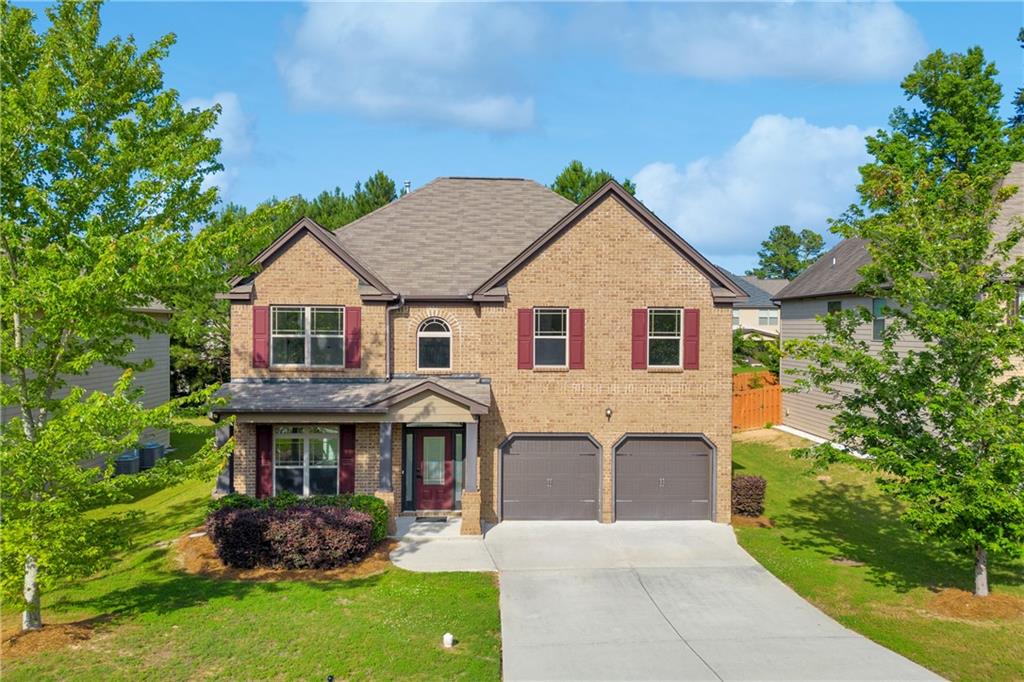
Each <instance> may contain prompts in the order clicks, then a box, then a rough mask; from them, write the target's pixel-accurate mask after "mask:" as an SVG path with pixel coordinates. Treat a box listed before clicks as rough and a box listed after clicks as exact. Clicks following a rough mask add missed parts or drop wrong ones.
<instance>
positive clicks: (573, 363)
mask: <svg viewBox="0 0 1024 682" xmlns="http://www.w3.org/2000/svg"><path fill="white" fill-rule="evenodd" d="M586 340H587V332H586V315H585V314H584V312H583V310H582V309H581V308H570V309H569V369H583V364H584V363H583V360H584V356H585V355H586V352H585V346H586Z"/></svg>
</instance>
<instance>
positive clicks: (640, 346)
mask: <svg viewBox="0 0 1024 682" xmlns="http://www.w3.org/2000/svg"><path fill="white" fill-rule="evenodd" d="M633 369H647V308H634V309H633Z"/></svg>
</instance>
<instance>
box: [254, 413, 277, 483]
mask: <svg viewBox="0 0 1024 682" xmlns="http://www.w3.org/2000/svg"><path fill="white" fill-rule="evenodd" d="M273 447H274V432H273V427H272V426H271V425H270V424H257V425H256V497H260V498H263V497H270V496H271V495H273V494H274V455H273Z"/></svg>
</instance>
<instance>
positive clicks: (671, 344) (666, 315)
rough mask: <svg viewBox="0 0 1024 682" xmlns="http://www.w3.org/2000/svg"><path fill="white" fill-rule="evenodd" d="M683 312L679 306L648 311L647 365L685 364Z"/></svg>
mask: <svg viewBox="0 0 1024 682" xmlns="http://www.w3.org/2000/svg"><path fill="white" fill-rule="evenodd" d="M682 346H683V314H682V311H681V310H680V309H678V308H651V309H650V310H648V311H647V365H648V366H649V367H681V366H682V364H683V349H682Z"/></svg>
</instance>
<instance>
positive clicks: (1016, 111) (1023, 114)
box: [1010, 28, 1024, 128]
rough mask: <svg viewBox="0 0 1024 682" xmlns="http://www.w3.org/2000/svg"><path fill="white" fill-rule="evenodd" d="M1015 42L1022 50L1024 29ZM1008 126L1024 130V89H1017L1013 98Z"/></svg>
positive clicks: (1018, 33)
mask: <svg viewBox="0 0 1024 682" xmlns="http://www.w3.org/2000/svg"><path fill="white" fill-rule="evenodd" d="M1017 42H1018V43H1020V46H1021V48H1022V49H1024V28H1021V29H1020V31H1018V32H1017ZM1010 125H1012V126H1013V127H1014V128H1024V87H1020V88H1017V95H1016V96H1015V97H1014V98H1013V116H1012V117H1011V118H1010Z"/></svg>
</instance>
